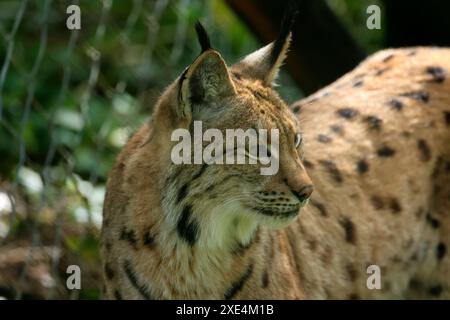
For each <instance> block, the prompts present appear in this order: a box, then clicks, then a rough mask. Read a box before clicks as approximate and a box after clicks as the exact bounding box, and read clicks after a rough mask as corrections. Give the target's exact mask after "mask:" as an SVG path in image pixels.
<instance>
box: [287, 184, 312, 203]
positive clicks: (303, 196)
mask: <svg viewBox="0 0 450 320" xmlns="http://www.w3.org/2000/svg"><path fill="white" fill-rule="evenodd" d="M313 190H314V187H313V185H312V184H309V185H307V186H304V187H302V188H301V189H300V190H298V191H296V190H291V191H292V193H293V194H294V195H295V196H296V197H297V199H298V201H300V202H303V201H306V200H308V198H309V197H310V196H311V193H312V192H313Z"/></svg>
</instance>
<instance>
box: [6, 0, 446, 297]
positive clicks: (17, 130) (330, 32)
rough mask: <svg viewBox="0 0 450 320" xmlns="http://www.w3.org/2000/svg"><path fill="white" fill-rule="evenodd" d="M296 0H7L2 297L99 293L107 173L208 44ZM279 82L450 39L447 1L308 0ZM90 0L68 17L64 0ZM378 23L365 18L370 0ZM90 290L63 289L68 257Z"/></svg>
mask: <svg viewBox="0 0 450 320" xmlns="http://www.w3.org/2000/svg"><path fill="white" fill-rule="evenodd" d="M287 2H288V1H282V0H279V1H273V0H208V1H207V0H177V1H175V0H145V1H144V0H129V1H124V0H103V1H101V0H96V1H92V0H90V1H88V0H80V1H75V0H72V1H70V0H53V1H52V0H0V299H69V298H70V299H97V298H99V294H100V288H101V281H100V271H101V268H100V265H99V255H98V237H99V231H100V227H101V221H102V203H103V196H104V193H105V182H106V179H107V174H108V171H109V169H110V168H111V166H112V165H113V162H114V159H115V157H116V155H117V153H118V152H119V150H120V148H121V147H122V146H123V145H124V144H125V142H126V141H127V139H128V138H129V137H130V135H131V134H132V133H133V132H134V131H135V130H136V129H137V128H138V127H139V126H140V125H141V124H142V123H143V122H145V121H148V119H149V118H150V117H151V114H152V108H153V106H154V104H155V102H156V100H157V99H158V96H159V95H160V94H161V93H162V91H163V90H164V88H165V87H166V86H167V85H168V84H169V83H170V82H172V81H173V80H174V79H175V78H176V77H177V76H178V75H179V74H180V73H181V72H182V71H183V69H184V68H185V67H186V66H188V65H189V64H190V63H191V62H192V61H193V59H194V58H195V57H196V56H197V55H198V54H199V52H200V48H199V45H198V44H197V40H196V37H195V32H194V28H193V26H194V23H195V21H196V20H200V21H201V22H202V23H203V24H204V25H205V27H206V29H207V30H208V32H209V33H210V37H211V40H212V44H213V46H214V48H215V49H217V50H219V51H220V52H221V53H222V55H223V56H224V58H225V59H226V60H227V62H228V63H229V64H232V63H233V62H236V61H237V60H238V59H240V58H242V57H243V56H245V55H246V54H248V53H250V52H251V51H253V50H255V49H257V48H259V47H260V46H262V45H264V44H266V43H268V42H270V41H272V40H274V39H275V37H276V34H277V31H278V26H279V25H280V21H281V18H282V16H283V11H284V8H285V7H286V5H287ZM293 2H298V5H299V8H300V13H299V16H298V20H297V23H296V25H295V27H294V41H293V44H292V48H291V52H290V56H289V58H288V61H287V63H286V66H285V67H284V69H283V71H282V73H281V77H280V80H279V84H280V86H279V92H280V93H281V95H282V97H283V98H284V99H285V100H286V101H287V102H288V103H292V102H294V101H296V100H298V99H300V98H302V97H303V96H305V95H308V94H310V93H312V92H313V91H315V90H317V89H319V88H320V87H322V86H324V85H327V84H328V83H331V82H332V81H333V80H335V79H337V78H338V77H339V76H341V75H343V74H344V73H345V72H347V71H349V70H351V69H352V68H353V67H355V66H356V65H357V64H358V63H359V62H360V61H361V60H363V59H364V58H365V57H366V56H367V55H368V54H370V53H371V52H374V51H377V50H379V49H382V48H385V47H399V46H411V45H441V46H444V45H447V46H449V45H450V19H449V15H450V2H448V1H444V0H442V1H439V0H428V1H426V3H423V1H415V0H414V1H400V0H392V1H389V0H384V1H382V0H371V1H366V0H304V1H293ZM71 4H77V5H79V7H80V9H81V30H68V29H67V27H66V19H67V18H68V16H69V15H68V14H66V9H67V7H68V6H69V5H71ZM372 4H376V5H378V6H379V7H380V8H381V29H379V30H369V29H368V28H367V27H366V20H367V18H368V16H369V14H367V13H366V10H367V7H368V6H369V5H372ZM72 264H74V265H78V266H80V268H81V275H82V278H81V279H82V288H81V290H68V289H67V288H66V278H67V276H68V275H67V274H66V269H67V266H68V265H72Z"/></svg>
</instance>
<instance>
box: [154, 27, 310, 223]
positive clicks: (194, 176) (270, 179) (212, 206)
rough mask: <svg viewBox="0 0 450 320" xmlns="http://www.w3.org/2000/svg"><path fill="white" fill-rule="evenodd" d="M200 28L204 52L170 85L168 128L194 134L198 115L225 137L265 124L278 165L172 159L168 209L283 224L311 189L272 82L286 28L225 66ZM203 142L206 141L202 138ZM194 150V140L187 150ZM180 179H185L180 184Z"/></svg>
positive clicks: (294, 129) (296, 132)
mask: <svg viewBox="0 0 450 320" xmlns="http://www.w3.org/2000/svg"><path fill="white" fill-rule="evenodd" d="M199 28H200V27H198V28H197V30H198V32H199V35H200V41H201V44H202V49H203V51H202V53H201V54H200V56H199V57H198V58H197V59H196V60H195V61H194V62H193V64H192V65H191V66H189V67H188V68H187V69H186V70H185V71H184V72H183V74H182V75H181V76H180V78H179V79H178V80H177V82H176V83H175V85H173V86H172V89H171V90H172V91H174V92H175V93H176V94H173V96H176V97H177V99H176V102H175V101H173V100H174V99H172V100H171V101H170V102H169V103H170V104H171V106H170V107H169V108H171V110H173V111H174V114H175V115H174V116H173V119H174V120H173V121H172V123H173V124H172V130H175V129H178V128H186V129H187V130H189V132H190V133H191V136H193V135H194V122H197V123H198V122H201V125H202V128H203V130H208V129H214V130H218V131H220V132H221V133H223V136H227V134H228V131H230V130H234V131H236V130H241V131H244V132H246V131H247V130H249V129H250V130H254V131H256V132H258V133H260V132H261V129H263V130H262V131H264V130H266V132H267V146H266V147H267V148H268V149H269V151H270V150H274V149H273V148H271V147H272V141H271V138H272V134H271V133H272V132H274V131H276V132H277V133H278V136H277V138H278V139H277V149H276V154H271V153H270V152H269V156H270V157H276V161H278V162H277V165H278V168H277V170H276V171H275V172H274V174H271V175H262V174H261V168H262V167H264V165H262V164H261V163H260V162H259V161H258V162H257V163H256V164H250V163H249V161H247V162H246V163H245V164H229V163H224V164H205V163H202V164H201V165H199V164H198V163H197V164H183V165H179V164H177V165H175V164H173V163H171V166H170V170H169V172H170V174H169V178H168V179H167V180H166V183H165V186H164V188H165V190H164V191H165V192H164V194H166V196H165V199H164V200H165V201H163V203H164V206H165V207H166V211H168V212H180V211H181V212H183V210H184V211H186V206H188V205H189V208H190V210H192V211H193V212H194V211H195V212H197V215H199V217H198V219H200V220H209V218H208V217H205V216H206V215H208V216H211V215H212V216H214V215H216V214H217V215H219V216H220V218H219V219H217V220H218V221H219V222H216V223H220V219H222V218H223V219H225V220H228V219H230V218H231V219H233V220H236V221H238V220H240V219H242V218H243V219H244V220H246V221H247V222H248V224H251V225H255V224H256V223H258V222H263V223H265V224H269V225H272V226H284V225H285V224H286V223H288V222H289V221H291V220H292V219H293V218H295V217H296V216H297V214H298V213H299V209H300V207H301V206H302V205H304V204H305V203H306V202H307V199H308V198H309V196H310V194H311V192H312V190H313V186H312V183H311V181H310V179H309V177H308V176H307V174H306V172H305V169H304V167H303V164H302V162H301V156H302V151H301V142H302V136H301V134H300V127H299V124H298V121H297V119H296V118H295V116H294V114H293V113H292V112H291V110H290V109H289V108H288V106H287V105H286V103H285V102H284V101H283V100H282V99H281V98H280V97H279V96H278V94H277V93H276V92H275V91H274V90H273V88H272V82H273V80H274V79H275V77H276V75H277V73H278V69H279V67H280V64H281V63H282V61H283V59H284V56H285V52H286V50H287V47H288V43H289V40H290V34H289V33H287V34H285V36H284V38H282V40H278V41H279V42H280V43H278V44H277V43H276V42H275V43H272V44H269V45H268V46H266V47H264V48H262V49H260V50H258V51H256V52H254V53H252V54H250V55H248V56H247V57H245V58H244V59H243V60H242V61H240V62H238V63H236V64H235V65H233V66H232V67H230V68H229V67H227V65H226V63H225V61H224V60H223V59H222V57H221V55H220V54H219V53H218V52H217V51H215V50H213V49H211V47H210V44H209V40H208V39H207V38H206V36H205V35H202V30H201V28H200V29H199ZM202 36H203V38H202ZM158 117H160V118H158ZM162 117H167V114H160V115H158V114H157V115H156V116H155V123H158V122H167V121H164V119H161V118H162ZM153 134H154V135H155V137H156V139H167V135H166V134H161V132H158V128H155V131H154V132H153ZM157 136H158V137H157ZM258 138H260V137H258ZM194 139H195V137H194ZM210 140H212V139H210ZM211 142H212V141H211ZM163 143H164V142H163V141H161V144H163ZM166 143H167V142H166ZM196 143H198V141H197V142H196ZM193 144H194V142H193ZM203 144H204V145H203V147H204V146H205V142H204V141H203ZM223 144H224V145H223V150H226V153H227V152H237V150H228V149H229V148H227V147H228V145H225V141H223ZM248 144H249V140H246V147H245V151H246V152H245V153H246V157H248V156H249V154H248V151H249V150H248V149H249V145H248ZM173 147H174V146H173V145H172V148H173ZM194 149H195V146H192V148H191V150H194ZM236 156H237V155H236ZM193 157H194V156H192V155H191V158H193ZM205 173H206V174H205ZM182 180H183V181H188V182H184V183H181V184H180V183H179V181H182ZM202 212H204V214H203V215H202ZM216 212H217V213H216ZM219 212H220V213H219ZM174 215H175V216H176V215H177V214H174ZM225 217H226V218H225ZM174 219H175V217H174ZM217 220H216V221H217ZM174 221H175V220H174ZM208 224H209V222H205V223H204V225H208ZM224 224H228V223H224ZM200 225H202V222H200ZM198 229H201V227H200V226H199V227H198Z"/></svg>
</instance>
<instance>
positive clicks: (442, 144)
mask: <svg viewBox="0 0 450 320" xmlns="http://www.w3.org/2000/svg"><path fill="white" fill-rule="evenodd" d="M211 52H215V51H212V50H211ZM214 54H215V53H214ZM283 54H284V53H283ZM202 55H203V56H208V57H212V56H210V55H209V54H208V52H206V53H203V54H202ZM215 57H219V58H220V55H217V56H215ZM199 59H201V60H197V63H194V64H193V65H196V66H197V65H202V59H204V58H200V57H199ZM214 59H216V58H214ZM220 61H222V60H221V58H220V59H219V60H216V62H217V63H219V64H221V63H222V62H220ZM196 68H197V67H196ZM430 68H431V69H430ZM225 70H226V69H225ZM243 70H245V68H242V65H241V66H239V64H238V65H236V66H235V67H232V68H230V73H229V74H228V76H229V77H227V76H225V75H226V74H225V75H224V74H222V77H220V79H221V80H219V81H231V84H232V86H229V89H227V90H226V92H221V93H219V92H218V91H217V90H216V91H214V90H213V89H214V88H212V90H213V91H212V92H213V96H214V97H215V98H216V99H217V100H218V102H219V103H218V104H217V105H215V106H214V107H212V109H211V110H209V111H208V109H207V108H211V106H206V104H205V105H202V104H201V105H199V106H193V105H190V104H189V99H188V98H187V97H185V95H181V97H180V95H179V90H180V86H179V83H180V81H179V80H177V81H176V82H174V83H173V84H172V85H171V86H170V87H169V88H168V89H167V90H166V92H165V93H164V94H163V96H162V97H161V98H160V100H159V102H158V104H157V106H156V110H155V113H154V115H153V118H152V121H151V123H149V124H146V125H144V126H143V127H142V128H141V129H140V130H139V131H138V132H137V133H136V134H135V135H134V136H133V137H132V138H131V140H130V141H129V142H128V144H127V146H126V147H125V148H124V150H122V152H121V154H120V155H119V157H118V159H117V163H116V165H115V167H114V168H113V170H112V172H111V174H110V178H109V181H108V186H107V194H106V199H105V206H104V224H103V230H102V239H101V245H102V257H103V268H104V271H105V272H104V282H105V287H106V288H105V297H106V298H123V299H142V298H151V299H223V298H233V299H326V298H338V299H347V298H417V297H425V298H438V297H440V298H450V254H449V253H448V252H447V251H448V248H449V247H450V236H449V234H450V123H449V122H450V75H449V71H450V50H449V49H438V48H410V49H398V50H384V51H381V52H379V53H377V54H375V55H373V56H372V57H370V58H368V59H367V60H366V61H365V62H363V63H362V64H361V65H360V66H358V67H357V68H356V69H355V70H353V71H352V72H350V73H348V74H346V75H345V76H343V77H342V78H341V79H339V80H338V81H336V82H335V83H333V84H331V85H330V86H328V87H326V88H324V89H322V90H320V91H319V92H317V93H316V94H314V95H313V96H311V97H308V98H307V99H304V100H302V101H299V102H297V103H295V104H294V105H293V106H292V107H291V109H292V110H293V111H294V112H295V113H297V116H295V115H294V113H293V112H291V111H290V110H289V109H288V107H287V106H286V105H285V104H284V102H283V101H282V100H281V99H280V98H279V97H278V96H277V94H276V93H275V92H274V90H273V89H272V88H271V87H270V86H268V85H267V84H266V83H267V82H265V81H261V79H254V78H251V77H246V75H245V74H243V73H242V72H243ZM441 71H443V72H441ZM196 72H197V70H192V69H191V70H189V71H188V74H189V77H191V76H192V78H189V77H188V78H187V79H186V81H190V82H192V81H194V77H196V75H195V73H196ZM198 72H199V71H198ZM269 72H270V73H271V74H275V73H276V71H274V70H269ZM203 75H204V73H201V72H200V73H199V74H198V75H197V76H198V77H199V78H198V79H200V80H199V81H201V79H206V78H207V77H206V78H205V77H203ZM442 77H443V79H442ZM441 80H442V81H441ZM190 82H189V83H188V85H190ZM185 84H186V83H185ZM230 88H231V89H230ZM233 88H234V89H235V90H236V93H233V92H232V91H233V90H232V89H233ZM393 101H394V102H393ZM183 106H184V107H183ZM400 107H401V108H400ZM179 108H183V110H187V111H186V112H187V113H188V114H191V115H190V116H186V115H184V113H185V111H183V112H181V113H180V112H179V110H180V109H179ZM184 108H187V109H184ZM196 108H197V109H196ZM343 109H348V110H343ZM399 109H401V110H399ZM183 115H184V116H183ZM369 116H371V117H369ZM196 117H197V118H200V119H202V120H204V122H205V123H207V125H208V126H210V127H215V128H219V129H225V128H243V129H247V128H252V127H258V128H275V127H276V128H279V129H280V131H281V137H280V145H281V149H280V161H281V162H280V171H279V172H278V174H276V175H274V176H261V175H260V174H259V170H258V167H259V166H257V165H253V166H252V165H222V166H221V165H210V166H207V168H206V169H201V167H202V166H201V165H183V166H181V167H180V166H178V167H177V166H175V165H173V164H172V162H171V159H170V151H171V148H172V146H173V145H174V144H175V143H174V142H171V141H170V135H171V133H172V131H173V130H174V129H176V128H180V127H185V128H189V126H190V121H191V120H192V119H195V118H196ZM368 117H369V118H368ZM375 117H376V118H375ZM377 119H379V120H377ZM297 131H301V132H302V133H303V136H304V144H303V146H301V147H300V148H299V149H296V148H295V146H294V137H295V133H296V132H297ZM303 157H304V160H302V158H303ZM201 170H204V171H201ZM306 172H308V174H306ZM196 175H199V176H198V177H196ZM311 180H312V182H313V184H314V192H313V194H312V196H311V198H310V201H309V203H308V204H307V205H306V206H305V207H304V208H302V209H301V210H300V214H299V215H298V216H297V217H296V218H280V219H279V218H271V217H267V216H263V215H262V214H259V213H257V212H256V211H255V210H251V209H249V208H250V207H251V206H254V205H255V203H259V205H260V206H266V207H270V208H275V207H272V206H273V204H274V203H275V204H280V203H289V204H291V205H292V206H301V205H304V203H299V202H298V201H297V200H296V197H295V196H294V195H293V194H292V192H291V191H292V190H299V189H301V188H302V186H305V185H308V184H309V183H310V181H311ZM184 184H188V188H187V191H186V192H185V193H183V195H184V197H183V198H182V200H181V201H180V203H178V202H177V198H178V197H180V192H181V191H180V190H182V189H183V185H184ZM264 192H267V193H268V194H266V196H264ZM271 192H275V193H276V196H274V197H272V196H271V194H270V193H271ZM264 197H265V198H264ZM263 198H264V199H265V200H269V199H274V201H273V202H270V201H263V200H257V199H263ZM258 201H259V202H258ZM187 206H189V207H190V208H191V209H192V212H191V215H190V217H189V221H195V222H197V223H198V227H199V229H200V233H199V235H198V238H197V239H196V241H194V242H193V243H189V242H188V241H186V239H182V237H180V234H179V232H177V222H179V219H180V214H181V212H182V211H183V209H186V207H187ZM274 210H275V209H274ZM281 212H282V211H280V213H281ZM191 219H192V220H191ZM273 226H277V227H280V226H281V227H283V226H284V228H281V229H273V228H272V227H273ZM372 264H374V265H378V266H380V267H381V271H382V274H381V279H382V288H381V289H380V290H369V289H368V288H367V287H366V280H367V277H368V276H369V275H368V274H366V268H367V266H368V265H372Z"/></svg>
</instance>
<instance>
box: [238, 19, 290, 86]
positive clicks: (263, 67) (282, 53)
mask: <svg viewBox="0 0 450 320" xmlns="http://www.w3.org/2000/svg"><path fill="white" fill-rule="evenodd" d="M296 14H297V11H296V10H289V11H288V13H287V15H286V16H285V17H284V19H283V23H282V25H281V30H280V33H279V35H278V38H277V39H276V40H275V41H274V42H272V43H270V44H268V45H266V46H265V47H262V48H261V49H259V50H257V51H255V52H253V53H251V54H249V55H248V56H246V57H245V58H244V59H242V60H241V61H240V62H238V63H237V64H235V65H234V66H233V69H234V70H237V71H240V73H241V74H242V75H244V76H247V77H250V78H253V79H259V80H261V81H263V83H265V84H266V85H271V84H272V82H273V81H274V80H275V79H276V78H277V76H278V72H279V70H280V67H281V65H282V64H283V62H284V60H285V59H286V54H287V51H288V49H289V44H290V42H291V38H292V32H291V28H292V25H293V24H294V20H295V15H296Z"/></svg>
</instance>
